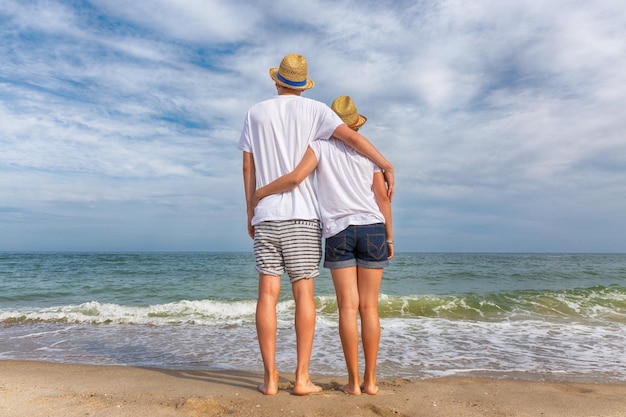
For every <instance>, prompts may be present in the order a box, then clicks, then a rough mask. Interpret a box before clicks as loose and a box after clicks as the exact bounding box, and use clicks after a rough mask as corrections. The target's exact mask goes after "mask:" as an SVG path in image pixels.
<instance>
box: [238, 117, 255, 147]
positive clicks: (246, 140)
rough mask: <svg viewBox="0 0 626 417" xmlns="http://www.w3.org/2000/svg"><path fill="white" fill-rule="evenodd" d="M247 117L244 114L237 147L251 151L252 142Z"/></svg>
mask: <svg viewBox="0 0 626 417" xmlns="http://www.w3.org/2000/svg"><path fill="white" fill-rule="evenodd" d="M248 120H249V117H248V115H247V114H246V118H245V120H244V122H243V129H242V130H241V136H239V144H238V146H237V149H239V150H242V151H244V152H250V153H252V144H251V141H250V128H249V126H248Z"/></svg>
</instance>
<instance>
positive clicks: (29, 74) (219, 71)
mask: <svg viewBox="0 0 626 417" xmlns="http://www.w3.org/2000/svg"><path fill="white" fill-rule="evenodd" d="M624 17H626V6H624V5H623V4H622V2H618V1H611V0H605V1H602V2H595V3H594V2H591V3H590V2H583V1H577V2H572V1H554V2H548V3H546V2H542V1H535V0H525V1H522V2H516V3H510V2H505V3H503V2H499V1H488V2H478V3H476V2H473V3H472V2H470V3H468V2H461V1H437V2H431V1H418V2H410V1H406V2H394V3H393V4H386V3H380V2H376V1H361V2H356V1H338V2H337V1H334V2H331V1H324V2H318V1H304V2H303V1H300V2H296V1H287V0H284V1H281V0H279V1H272V2H269V1H267V2H266V1H262V2H256V3H254V2H252V3H251V2H242V1H235V2H214V1H208V2H207V1H199V0H198V1H174V0H171V1H166V0H159V1H150V2H147V1H134V2H125V1H124V2H122V1H118V0H113V1H92V2H91V3H83V4H82V7H80V6H76V5H73V4H69V3H66V2H60V1H51V0H50V1H29V2H23V3H18V2H10V1H9V2H6V1H0V22H1V23H2V29H1V30H0V173H1V175H0V230H1V229H3V232H4V233H2V232H0V236H1V237H0V250H2V249H29V248H34V249H37V248H39V247H42V246H41V245H46V248H47V249H54V248H55V245H56V244H58V243H59V242H60V241H62V237H59V234H60V235H63V233H65V234H66V235H67V236H65V242H74V244H75V245H79V243H80V242H83V243H84V242H85V241H87V240H89V242H90V246H89V247H90V248H93V249H98V245H97V243H96V242H97V240H98V239H102V242H103V244H102V247H106V248H114V247H115V245H116V244H119V245H120V246H121V247H122V246H123V248H124V249H143V248H147V249H150V248H160V249H163V248H165V249H181V248H184V249H193V248H196V249H198V250H205V249H212V250H222V249H232V250H249V241H248V237H247V235H246V232H245V227H244V226H245V224H244V222H245V218H244V210H243V191H242V185H241V167H240V162H241V155H240V153H239V151H237V149H236V143H237V140H238V137H239V132H240V129H241V124H242V121H243V115H244V113H245V111H246V110H247V109H248V107H249V106H250V105H251V104H253V103H254V102H256V101H258V100H261V99H264V98H266V97H268V96H270V95H273V94H274V93H275V90H274V88H273V84H272V82H271V81H270V79H269V76H268V72H267V70H268V68H270V67H274V66H277V65H278V64H279V62H280V59H281V58H282V56H283V55H284V54H285V53H288V52H298V53H302V54H304V55H305V56H306V57H307V59H308V61H309V70H310V75H311V77H312V78H313V79H314V80H315V81H316V86H315V88H314V89H312V90H311V91H307V92H306V95H307V96H308V97H312V98H316V99H319V100H322V101H325V102H327V103H330V102H331V101H332V99H334V98H335V97H336V96H338V95H344V94H348V95H351V96H353V98H354V99H355V101H356V103H357V106H358V107H359V110H360V111H361V112H362V113H364V114H366V115H367V116H368V118H369V121H368V123H367V125H366V126H365V127H364V129H363V131H362V132H363V133H364V134H365V135H366V136H368V137H369V138H370V139H371V140H372V141H373V142H374V143H375V144H376V145H377V146H378V147H379V148H380V149H381V150H382V151H383V153H384V154H385V155H386V156H387V157H388V158H389V159H390V160H391V161H392V162H393V163H394V165H395V166H396V174H397V181H398V184H397V195H396V198H395V201H394V213H395V219H396V220H395V222H394V224H396V226H397V227H398V229H399V230H398V233H397V236H398V237H397V238H396V240H399V241H400V242H401V245H400V246H402V247H403V248H405V250H470V251H471V250H529V251H532V250H555V251H558V250H580V251H594V250H600V251H602V250H606V251H623V250H624V241H623V238H622V236H624V232H626V230H625V228H626V224H625V223H626V222H625V221H624V219H623V214H622V213H623V212H624V209H625V208H626V201H625V200H624V197H623V196H624V195H626V193H625V192H626V190H625V188H626V182H624V181H623V179H624V178H625V177H626V175H625V174H626V172H625V171H626V156H625V155H626V142H625V141H624V137H623V132H624V131H626V121H624V118H623V117H621V115H620V113H619V110H618V109H621V108H624V106H625V105H626V75H625V74H626V52H625V51H626V36H625V35H626V33H625V30H626V29H624V26H623V21H624ZM183 218H184V219H185V220H183ZM600 219H602V220H600ZM29 222H32V224H36V225H37V229H36V230H37V236H36V237H32V236H33V235H32V233H25V230H26V229H24V228H26V227H27V225H28V224H29ZM119 224H124V225H126V227H121V226H120V227H119V228H118V229H116V230H117V231H116V233H115V234H114V235H110V234H108V235H107V234H106V233H104V232H103V230H105V229H106V228H107V225H109V226H110V227H117V226H115V225H119ZM130 224H132V227H129V226H128V225H130ZM194 224H195V225H196V226H195V227H194ZM77 225H80V227H79V226H77ZM125 228H126V229H128V230H131V229H132V234H133V236H132V237H128V238H124V236H123V235H124V230H125ZM179 229H180V230H179ZM28 230H29V231H31V229H28ZM177 230H179V231H177ZM64 231H65V232H64ZM223 231H225V232H223ZM99 233H100V234H101V235H98V234H99ZM129 233H130V232H129ZM213 233H221V234H228V235H229V238H228V239H227V240H228V242H229V243H228V244H229V245H230V246H228V247H224V246H222V245H217V243H215V241H214V239H212V236H211V235H212V234H213ZM118 234H119V236H118ZM233 234H234V236H235V237H232V235H233ZM585 234H587V235H589V239H585ZM86 235H89V236H92V237H93V238H92V239H87V238H85V236H86ZM142 236H150V239H148V240H147V241H146V240H145V239H143V238H142ZM173 236H175V238H173ZM37 242H42V243H37ZM46 242H48V243H46ZM104 242H106V243H104ZM129 242H131V243H129ZM168 242H169V243H168ZM190 242H193V243H190ZM38 245H39V246H38ZM68 245H69V246H71V244H69V243H68V244H65V245H64V246H63V248H69V249H71V247H68ZM141 245H145V247H142V246H141ZM168 245H171V246H168ZM74 249H80V246H77V247H74Z"/></svg>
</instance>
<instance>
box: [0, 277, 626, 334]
mask: <svg viewBox="0 0 626 417" xmlns="http://www.w3.org/2000/svg"><path fill="white" fill-rule="evenodd" d="M316 308H317V312H318V318H319V319H320V320H322V321H325V320H331V321H332V320H336V317H337V314H338V311H337V302H336V299H335V297H334V296H330V295H325V296H318V297H316ZM255 309H256V300H243V301H221V300H196V301H189V300H183V301H178V302H173V303H166V304H157V305H149V306H124V305H119V304H112V303H100V302H98V301H90V302H87V303H83V304H79V305H67V306H58V307H47V308H40V309H30V310H12V311H3V310H0V323H8V324H10V323H21V322H52V323H87V324H111V323H119V324H146V325H168V324H170V325H171V324H181V323H185V324H198V325H239V324H243V323H246V324H247V323H253V322H254V316H255ZM293 310H294V302H293V300H283V301H280V302H279V303H278V306H277V313H278V319H279V320H285V321H289V320H292V318H293ZM379 312H380V316H381V318H383V319H386V318H400V319H416V318H442V319H447V320H453V321H456V320H461V321H464V320H473V321H511V320H542V321H549V322H558V321H572V320H581V321H586V322H589V321H602V322H617V323H626V288H624V287H618V286H608V287H605V286H594V287H591V288H579V289H568V290H558V291H534V290H524V291H511V292H496V293H491V294H483V295H478V294H462V295H437V296H435V295H420V296H417V295H407V296H391V295H386V294H381V296H380V301H379Z"/></svg>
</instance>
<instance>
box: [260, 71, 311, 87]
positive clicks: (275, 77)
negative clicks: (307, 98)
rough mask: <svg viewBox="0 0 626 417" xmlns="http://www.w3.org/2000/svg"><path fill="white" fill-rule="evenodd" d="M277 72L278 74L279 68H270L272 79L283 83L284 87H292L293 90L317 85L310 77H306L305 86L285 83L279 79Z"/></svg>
mask: <svg viewBox="0 0 626 417" xmlns="http://www.w3.org/2000/svg"><path fill="white" fill-rule="evenodd" d="M276 74H278V68H270V77H272V80H274V81H275V82H277V83H278V84H280V85H282V86H283V87H286V88H291V89H292V90H308V89H309V88H313V86H314V85H315V83H314V82H313V80H312V79H310V78H308V77H307V79H306V83H305V84H304V85H303V86H293V85H289V84H287V83H284V82H282V81H281V80H279V79H278V77H277V76H276Z"/></svg>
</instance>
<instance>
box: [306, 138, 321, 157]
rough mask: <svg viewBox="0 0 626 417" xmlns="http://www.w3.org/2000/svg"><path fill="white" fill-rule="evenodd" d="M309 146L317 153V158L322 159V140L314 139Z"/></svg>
mask: <svg viewBox="0 0 626 417" xmlns="http://www.w3.org/2000/svg"><path fill="white" fill-rule="evenodd" d="M309 148H311V150H312V151H313V153H314V154H315V158H316V159H317V160H318V161H319V160H320V153H321V151H322V144H321V143H320V142H318V141H316V140H314V141H313V142H311V144H310V145H309Z"/></svg>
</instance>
